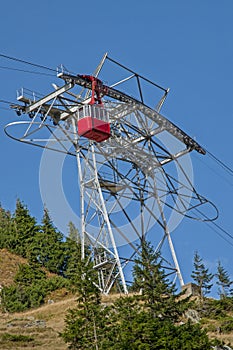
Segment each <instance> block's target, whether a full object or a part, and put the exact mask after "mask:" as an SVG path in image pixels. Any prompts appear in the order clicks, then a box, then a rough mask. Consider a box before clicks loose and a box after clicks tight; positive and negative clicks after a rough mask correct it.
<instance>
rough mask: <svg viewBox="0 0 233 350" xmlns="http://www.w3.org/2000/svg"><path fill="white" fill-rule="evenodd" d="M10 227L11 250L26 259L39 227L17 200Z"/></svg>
mask: <svg viewBox="0 0 233 350" xmlns="http://www.w3.org/2000/svg"><path fill="white" fill-rule="evenodd" d="M12 226H13V232H12V234H11V242H10V244H11V250H13V251H14V252H15V253H17V254H19V255H21V256H22V257H24V258H26V257H28V252H30V245H31V243H32V242H33V240H34V237H35V235H36V234H37V232H38V230H39V227H38V226H37V225H36V220H35V218H33V217H32V216H31V215H30V214H29V211H28V209H27V207H26V206H25V205H24V204H23V203H22V202H21V201H20V200H19V199H18V200H17V202H16V209H15V213H14V215H13V219H12ZM28 248H29V249H28Z"/></svg>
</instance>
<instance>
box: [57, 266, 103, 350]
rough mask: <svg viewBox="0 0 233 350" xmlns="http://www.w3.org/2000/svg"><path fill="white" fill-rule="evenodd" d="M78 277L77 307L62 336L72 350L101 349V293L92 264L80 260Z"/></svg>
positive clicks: (66, 320) (67, 317)
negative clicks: (96, 284)
mask: <svg viewBox="0 0 233 350" xmlns="http://www.w3.org/2000/svg"><path fill="white" fill-rule="evenodd" d="M76 276H77V279H76V289H77V292H78V299H77V307H76V308H75V309H72V310H69V311H68V313H67V315H66V318H65V329H64V332H63V333H61V336H62V338H63V339H64V341H65V342H66V343H68V344H69V349H72V350H76V349H77V350H78V349H80V350H85V349H88V350H92V349H93V350H97V349H101V348H100V342H101V339H102V336H103V335H102V329H103V316H102V308H101V298H100V291H99V289H98V288H97V287H96V286H95V284H94V283H95V281H96V278H97V276H96V271H95V270H94V269H93V266H92V264H91V263H90V262H88V261H86V260H80V261H79V264H78V265H77V267H76Z"/></svg>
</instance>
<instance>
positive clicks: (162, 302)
mask: <svg viewBox="0 0 233 350" xmlns="http://www.w3.org/2000/svg"><path fill="white" fill-rule="evenodd" d="M133 276H134V279H135V280H134V287H136V288H137V289H138V290H139V291H141V293H142V298H143V300H144V301H145V304H146V305H147V306H148V308H149V309H150V312H151V313H152V315H153V317H154V318H155V317H158V316H159V317H160V318H163V319H166V318H168V319H169V320H174V321H175V320H177V319H178V317H179V316H180V315H181V314H182V312H183V311H184V309H185V308H187V306H188V304H187V301H188V299H183V300H182V301H181V300H180V301H178V299H179V295H176V289H175V286H174V285H173V284H172V282H171V281H169V280H168V278H167V277H166V274H165V271H164V269H163V268H162V260H161V259H160V257H159V255H158V254H157V253H155V252H154V250H153V247H152V246H151V244H150V243H147V242H146V241H144V242H143V243H142V248H141V255H140V257H139V258H138V259H136V260H135V266H134V269H133Z"/></svg>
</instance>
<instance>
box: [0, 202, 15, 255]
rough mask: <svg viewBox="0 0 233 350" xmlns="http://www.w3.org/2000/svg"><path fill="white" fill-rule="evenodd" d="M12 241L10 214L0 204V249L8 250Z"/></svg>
mask: <svg viewBox="0 0 233 350" xmlns="http://www.w3.org/2000/svg"><path fill="white" fill-rule="evenodd" d="M13 239H14V235H13V233H12V221H11V214H10V212H9V211H6V210H5V209H4V208H2V206H1V204H0V249H2V248H9V247H10V243H11V242H12V240H13Z"/></svg>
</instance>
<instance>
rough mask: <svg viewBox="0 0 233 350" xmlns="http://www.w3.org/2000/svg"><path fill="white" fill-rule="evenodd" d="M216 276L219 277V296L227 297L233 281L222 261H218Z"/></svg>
mask: <svg viewBox="0 0 233 350" xmlns="http://www.w3.org/2000/svg"><path fill="white" fill-rule="evenodd" d="M216 277H217V282H216V283H217V285H218V286H219V287H220V288H219V291H218V292H219V296H220V298H225V297H227V296H228V294H229V288H230V286H231V284H232V283H233V282H232V281H231V280H230V276H229V274H228V273H227V271H226V270H225V269H224V267H223V266H222V264H221V262H220V261H218V266H217V273H216Z"/></svg>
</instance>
